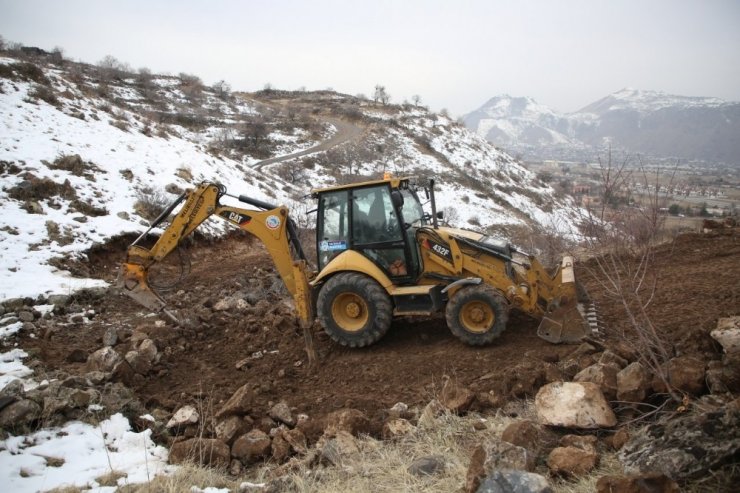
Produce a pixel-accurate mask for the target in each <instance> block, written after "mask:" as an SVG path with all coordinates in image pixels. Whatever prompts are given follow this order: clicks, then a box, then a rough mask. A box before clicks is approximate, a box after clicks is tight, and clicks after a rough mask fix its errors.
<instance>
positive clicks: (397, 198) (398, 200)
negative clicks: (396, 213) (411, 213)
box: [391, 190, 403, 209]
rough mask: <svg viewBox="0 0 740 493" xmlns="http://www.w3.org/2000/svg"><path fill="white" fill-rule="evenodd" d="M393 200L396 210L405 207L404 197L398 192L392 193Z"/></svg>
mask: <svg viewBox="0 0 740 493" xmlns="http://www.w3.org/2000/svg"><path fill="white" fill-rule="evenodd" d="M391 200H392V201H393V207H395V208H396V209H400V208H401V207H403V195H402V194H401V192H399V191H398V190H393V191H392V192H391Z"/></svg>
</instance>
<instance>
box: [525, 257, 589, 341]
mask: <svg viewBox="0 0 740 493" xmlns="http://www.w3.org/2000/svg"><path fill="white" fill-rule="evenodd" d="M560 269H561V271H560V276H561V295H560V296H559V297H558V298H557V299H555V300H553V301H552V302H551V303H550V306H549V307H548V309H547V312H546V313H545V315H544V316H543V317H542V321H541V322H540V325H539V327H537V335H538V336H539V337H541V338H542V339H544V340H546V341H548V342H551V343H553V344H560V343H563V342H565V343H572V342H578V341H580V340H581V339H583V338H584V337H588V336H591V335H593V334H594V333H598V319H597V316H596V308H595V306H594V304H593V303H592V302H591V299H590V298H589V297H588V294H587V293H586V290H585V288H583V287H582V286H581V285H578V284H576V280H575V272H574V270H573V258H572V257H564V258H563V262H562V265H561V267H560Z"/></svg>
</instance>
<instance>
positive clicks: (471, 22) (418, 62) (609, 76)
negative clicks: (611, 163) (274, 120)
mask: <svg viewBox="0 0 740 493" xmlns="http://www.w3.org/2000/svg"><path fill="white" fill-rule="evenodd" d="M0 35H2V36H3V37H4V38H5V40H6V41H17V42H21V43H23V44H24V45H30V46H39V47H41V48H45V49H52V48H53V47H55V46H59V47H61V48H63V49H64V51H65V55H66V56H67V57H69V58H72V59H76V60H81V61H85V62H91V63H95V62H97V61H99V60H101V59H102V58H103V57H104V56H105V55H113V56H115V57H116V58H118V59H119V60H121V61H123V62H126V63H128V64H130V65H131V66H132V67H133V68H135V69H136V68H139V67H148V68H150V69H151V70H152V71H154V72H169V73H172V74H177V73H180V72H188V73H193V74H195V75H198V76H200V77H201V78H202V79H203V80H204V82H206V83H208V84H210V83H213V82H215V81H217V80H220V79H225V80H226V81H227V82H229V83H230V84H231V85H232V87H233V89H235V90H247V91H252V90H258V89H262V88H263V87H264V86H265V84H267V83H269V84H271V85H272V86H273V87H275V88H279V89H298V88H300V87H306V88H307V89H309V90H310V89H326V88H332V89H334V90H337V91H340V92H344V93H348V94H358V93H363V94H366V95H371V94H372V92H373V87H374V86H375V84H383V85H385V86H386V88H387V90H388V92H389V93H390V95H391V97H392V101H393V102H402V101H403V100H404V99H410V98H411V97H412V96H413V95H414V94H419V95H420V96H421V97H422V101H423V102H424V103H426V104H428V105H430V106H431V107H432V108H433V109H435V110H439V109H441V108H447V109H449V110H450V112H451V113H452V114H453V115H461V114H463V113H467V112H469V111H472V110H474V109H476V108H477V107H479V106H480V105H482V104H483V103H484V102H485V101H486V100H488V99H489V98H491V97H493V96H495V95H498V94H502V93H506V94H510V95H512V96H531V97H533V98H535V99H536V100H538V101H539V102H540V103H543V104H546V105H548V106H550V107H552V108H553V109H556V110H559V111H575V110H577V109H579V108H581V107H583V106H586V105H587V104H589V103H591V102H593V101H595V100H597V99H599V98H601V97H604V96H606V95H607V94H609V93H611V92H614V91H617V90H619V89H621V88H623V87H634V88H637V89H655V90H662V91H666V92H669V93H674V94H680V95H685V96H716V97H720V98H723V99H727V100H733V101H740V1H738V0H695V1H689V0H652V1H650V0H639V1H633V0H618V1H617V0H614V1H611V2H607V1H599V0H558V1H548V0H542V1H522V0H519V1H515V0H510V1H503V0H487V1H486V0H480V1H477V0H471V1H465V0H456V1H455V0H447V1H436V0H428V1H422V0H397V1H387V0H370V1H365V0H363V1H359V0H358V1H353V0H345V1H338V0H304V1H299V0H292V1H291V0H266V1H263V0H251V1H250V0H243V1H235V0H234V1H229V0H210V1H194V0H178V1H175V0H172V1H163V0H144V1H140V0H131V1H123V0H120V1H104V0H98V1H89V0H64V1H60V0H15V1H13V0H0Z"/></svg>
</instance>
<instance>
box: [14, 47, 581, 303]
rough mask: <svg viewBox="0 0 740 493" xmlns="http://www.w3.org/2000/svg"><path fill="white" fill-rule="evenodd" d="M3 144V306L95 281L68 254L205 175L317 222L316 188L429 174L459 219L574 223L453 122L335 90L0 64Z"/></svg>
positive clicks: (530, 178) (139, 218) (68, 65)
mask: <svg viewBox="0 0 740 493" xmlns="http://www.w3.org/2000/svg"><path fill="white" fill-rule="evenodd" d="M0 136H2V140H1V141H0V185H1V187H0V240H2V241H1V242H0V298H6V297H18V296H35V295H38V294H50V293H67V292H69V291H71V290H74V289H77V288H80V287H89V286H96V285H100V284H101V283H102V281H98V280H94V279H84V278H82V279H80V278H73V277H72V276H70V274H69V272H67V271H66V269H68V268H69V266H70V265H71V263H70V261H71V260H74V259H85V258H86V252H88V251H89V249H90V248H92V247H94V246H95V245H100V244H104V243H105V242H107V241H109V240H110V239H111V238H113V237H116V236H119V235H122V234H129V235H138V234H140V233H141V232H143V231H145V230H146V229H147V228H148V224H149V220H151V219H152V217H151V216H152V209H154V215H156V214H157V213H158V211H161V210H162V209H163V208H164V205H166V204H167V203H168V202H171V201H172V200H174V198H175V197H177V195H179V194H180V193H181V191H182V190H184V189H186V188H188V187H192V186H193V185H195V184H197V183H200V182H201V181H204V180H210V181H217V182H220V183H222V184H223V185H225V186H226V188H227V189H228V190H229V191H230V192H231V193H234V194H244V195H248V196H252V197H254V198H257V199H261V200H263V201H267V202H270V203H282V204H285V205H287V206H288V207H289V208H290V209H291V212H292V214H294V216H296V217H297V218H298V219H299V223H300V222H301V221H300V220H301V219H304V221H303V223H304V224H310V222H311V220H312V216H308V219H306V218H305V217H304V216H305V214H306V213H307V211H309V210H310V209H312V208H313V204H311V203H309V202H310V201H307V200H305V196H306V194H307V193H308V192H309V191H310V189H312V188H317V187H322V186H329V185H334V184H336V183H339V182H341V183H347V182H352V181H362V180H363V179H375V178H378V177H380V176H382V175H383V172H385V171H391V172H393V173H394V174H396V175H412V176H418V177H426V178H428V177H432V176H433V177H435V178H437V183H438V186H437V189H438V192H437V201H438V204H437V205H438V208H439V209H440V210H444V211H446V212H447V218H448V220H449V222H450V223H451V224H452V225H455V226H462V227H468V228H475V229H480V230H487V231H489V232H494V231H501V228H504V229H505V228H508V227H512V226H535V225H538V226H542V227H547V228H550V227H560V228H565V229H567V230H570V231H574V230H575V229H576V227H575V223H576V221H575V219H574V214H573V212H572V203H571V202H569V201H568V200H567V199H562V198H556V196H555V194H554V191H553V190H552V189H551V188H550V187H549V186H547V185H546V184H544V183H541V182H539V181H538V180H537V179H536V178H535V176H534V175H533V174H532V173H530V172H529V171H527V170H526V169H524V168H523V167H521V166H520V165H518V164H517V163H516V162H515V160H514V159H513V158H511V157H510V156H509V155H507V154H506V153H504V152H501V151H499V150H498V149H496V148H494V147H493V146H492V145H490V144H489V143H487V142H486V141H485V140H484V139H482V138H481V137H479V136H477V135H475V134H473V133H471V132H469V131H468V130H467V129H466V128H464V127H462V126H460V125H458V124H457V123H455V122H454V121H452V120H450V119H449V118H446V117H444V116H441V115H437V114H434V113H430V112H428V111H427V110H425V109H423V108H417V107H413V106H411V105H404V106H392V105H389V106H379V105H374V104H372V103H371V102H370V101H367V100H364V99H359V98H356V97H352V96H346V95H342V94H337V93H334V92H330V91H320V92H315V93H311V92H302V91H298V92H285V91H275V90H270V91H261V92H259V93H254V94H242V93H231V92H229V91H228V90H224V87H223V85H218V84H217V85H215V86H213V87H206V86H205V85H204V84H203V83H202V82H201V81H200V80H199V79H198V78H197V77H194V76H190V75H187V74H180V75H179V76H157V75H153V74H150V73H148V72H141V73H138V74H133V73H129V72H126V71H125V70H121V69H115V68H113V69H112V68H110V67H106V68H103V67H95V66H90V65H85V64H80V63H74V62H64V63H59V61H52V60H49V59H46V58H44V56H43V54H42V55H39V56H37V57H36V58H32V59H29V58H28V57H26V58H24V59H18V58H14V57H11V56H5V57H0ZM228 200H229V199H227V198H225V199H224V202H228ZM235 205H236V204H235ZM227 228H228V225H227V224H226V223H225V222H222V221H218V220H215V219H214V220H211V221H208V222H207V223H206V224H205V225H204V227H201V228H200V229H199V230H200V231H201V232H204V233H206V234H211V235H219V234H222V233H223V232H225V231H226V230H227ZM78 266H79V264H78ZM84 273H85V272H84V264H83V268H82V271H81V272H77V274H82V275H83V277H84Z"/></svg>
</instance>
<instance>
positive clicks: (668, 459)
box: [619, 405, 740, 481]
mask: <svg viewBox="0 0 740 493" xmlns="http://www.w3.org/2000/svg"><path fill="white" fill-rule="evenodd" d="M738 453H740V411H738V410H737V409H734V408H732V407H731V406H730V405H728V406H726V407H721V408H718V409H717V410H715V411H711V412H705V413H700V414H688V415H685V416H680V417H674V418H672V419H665V420H663V421H660V422H658V423H654V424H651V425H648V426H646V427H645V428H643V429H642V430H640V431H639V432H636V433H635V434H634V436H633V438H632V439H631V440H630V441H629V442H627V444H626V445H625V446H624V447H623V448H622V450H621V451H620V452H619V459H620V461H621V462H622V464H623V465H624V469H625V472H626V473H627V474H638V473H647V472H656V471H657V472H662V473H663V474H665V475H666V476H668V477H670V478H672V479H674V480H676V481H680V480H683V479H689V478H692V477H699V476H701V475H703V474H705V473H706V472H707V471H708V470H710V469H712V468H714V467H716V466H718V465H720V464H722V463H724V462H725V461H727V460H729V459H731V458H732V457H737V454H738Z"/></svg>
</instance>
